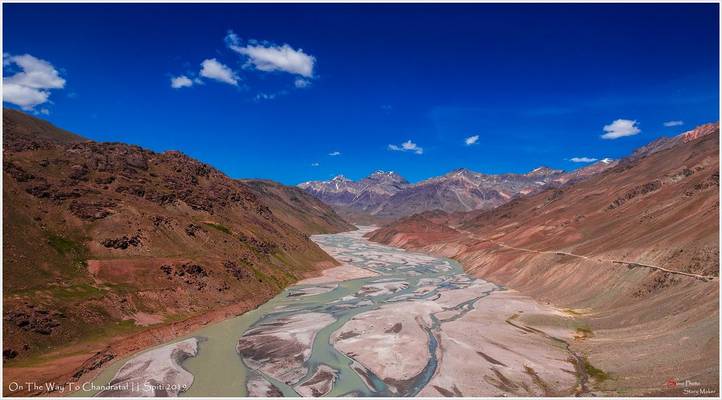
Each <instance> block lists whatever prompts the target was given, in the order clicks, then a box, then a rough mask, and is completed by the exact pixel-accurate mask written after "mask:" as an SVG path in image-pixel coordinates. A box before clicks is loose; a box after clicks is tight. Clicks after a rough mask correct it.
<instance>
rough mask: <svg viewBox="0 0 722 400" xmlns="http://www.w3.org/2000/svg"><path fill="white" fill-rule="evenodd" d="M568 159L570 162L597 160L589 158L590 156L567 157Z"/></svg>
mask: <svg viewBox="0 0 722 400" xmlns="http://www.w3.org/2000/svg"><path fill="white" fill-rule="evenodd" d="M569 161H571V162H579V163H590V162H594V161H597V159H596V158H591V157H572V158H570V159H569Z"/></svg>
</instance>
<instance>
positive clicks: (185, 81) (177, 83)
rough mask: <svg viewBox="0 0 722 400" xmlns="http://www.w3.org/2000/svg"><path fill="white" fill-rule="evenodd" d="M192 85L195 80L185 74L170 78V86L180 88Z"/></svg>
mask: <svg viewBox="0 0 722 400" xmlns="http://www.w3.org/2000/svg"><path fill="white" fill-rule="evenodd" d="M191 86H193V81H192V80H190V78H188V77H187V76H185V75H181V76H176V77H175V78H171V79H170V87H172V88H173V89H180V88H183V87H191Z"/></svg>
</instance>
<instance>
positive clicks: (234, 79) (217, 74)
mask: <svg viewBox="0 0 722 400" xmlns="http://www.w3.org/2000/svg"><path fill="white" fill-rule="evenodd" d="M201 66H202V67H203V68H202V69H201V76H202V77H204V78H209V79H215V80H217V81H220V82H225V83H227V84H229V85H234V86H236V85H238V76H237V75H236V73H235V72H233V70H231V69H230V68H229V67H228V66H226V65H224V64H221V63H220V62H218V60H216V59H215V58H209V59H207V60H203V62H202V63H201Z"/></svg>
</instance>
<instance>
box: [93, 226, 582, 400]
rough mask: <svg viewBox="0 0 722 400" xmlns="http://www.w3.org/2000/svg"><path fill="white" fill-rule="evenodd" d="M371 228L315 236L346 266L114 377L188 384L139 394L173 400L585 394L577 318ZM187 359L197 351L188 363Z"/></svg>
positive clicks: (135, 361)
mask: <svg viewBox="0 0 722 400" xmlns="http://www.w3.org/2000/svg"><path fill="white" fill-rule="evenodd" d="M366 232H368V229H361V230H359V231H356V232H348V233H342V234H335V235H319V236H314V237H313V239H314V240H315V241H316V242H317V243H318V244H319V245H320V246H321V247H322V248H323V249H324V250H326V251H327V252H328V253H329V254H331V255H332V256H334V257H335V258H336V259H337V260H339V261H341V262H342V263H343V265H341V266H339V267H335V268H331V269H329V270H327V271H325V272H324V274H323V275H322V276H320V277H317V278H311V279H307V280H304V281H301V282H299V283H298V284H297V285H294V286H292V287H290V288H288V289H287V290H285V291H284V292H283V293H282V294H280V295H279V296H277V297H276V298H274V299H273V300H271V301H269V302H268V303H266V304H264V305H263V306H261V307H260V308H259V309H258V310H255V311H254V312H252V313H248V314H245V315H243V316H240V317H238V318H236V319H234V320H231V321H227V322H224V323H222V324H219V326H218V327H208V328H207V329H204V330H202V331H199V332H198V333H196V335H195V336H193V337H191V338H190V339H188V341H181V342H177V343H174V344H171V345H168V346H164V347H161V348H158V349H155V350H152V351H150V352H146V353H141V354H140V355H137V356H136V357H133V358H131V359H130V360H128V361H127V363H126V366H123V367H122V368H121V369H120V370H118V371H117V373H116V375H115V376H114V377H113V380H112V381H113V382H149V381H153V380H158V381H161V382H167V383H176V382H177V383H183V384H188V385H190V386H191V387H190V389H189V390H188V391H183V390H179V391H168V392H165V393H163V392H148V391H146V392H143V394H144V395H170V396H173V395H184V394H188V395H195V396H199V395H200V396H211V395H231V396H233V395H235V396H244V395H248V396H259V397H264V396H273V397H277V396H309V397H310V396H314V397H317V396H324V395H328V396H349V395H351V396H378V395H381V396H509V395H516V396H559V395H574V394H581V393H584V392H585V391H586V382H587V374H586V372H585V368H584V365H583V358H582V357H580V356H579V355H577V354H574V353H573V352H571V351H570V350H569V348H568V346H567V345H566V342H567V341H570V340H573V337H574V335H575V333H577V332H576V331H575V330H574V326H575V325H574V320H573V316H571V315H570V314H568V313H563V312H560V311H558V310H555V309H553V308H551V307H548V306H544V305H541V304H539V303H536V302H535V301H533V300H532V299H531V298H529V297H526V296H523V295H521V294H519V293H517V292H514V291H510V290H506V289H505V288H502V287H499V286H497V285H494V284H492V283H490V282H486V281H483V280H481V279H474V278H471V277H469V276H468V275H466V274H464V273H463V271H462V270H461V268H460V266H459V265H458V264H457V263H455V262H454V261H451V260H448V259H443V258H438V257H432V256H427V255H423V254H418V253H411V252H407V251H404V250H401V249H397V248H393V247H388V246H383V245H379V244H376V243H372V242H369V241H367V240H366V239H364V238H363V234H364V233H366ZM196 337H199V338H202V339H203V342H202V343H201V344H200V345H198V342H197V341H195V342H194V340H196V339H195V338H196ZM191 343H195V347H193V348H192V349H191V347H192V346H191V347H188V346H190V344H191ZM229 344H232V346H230V349H229V347H225V346H228V345H229ZM180 349H185V350H180ZM232 349H235V352H236V358H235V359H234V358H233V357H231V354H228V352H229V350H230V351H232ZM185 357H193V358H192V359H189V360H188V361H187V364H184V365H183V367H181V365H180V363H181V362H182V361H183V359H184V358H185ZM141 366H143V367H142V368H141ZM184 367H187V368H186V369H184ZM203 367H205V368H213V369H214V370H218V372H217V373H216V374H208V373H207V372H206V369H204V368H203ZM224 382H225V383H224ZM105 383H107V382H105ZM99 384H103V382H99ZM219 385H220V386H223V385H225V387H223V388H222V389H218V387H217V386H219ZM100 394H101V395H106V394H107V395H117V396H123V395H128V393H124V392H122V391H120V392H119V391H115V392H112V393H111V392H107V393H106V392H102V393H100ZM135 395H139V394H138V393H136V394H135Z"/></svg>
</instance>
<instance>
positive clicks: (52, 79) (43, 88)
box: [3, 53, 65, 110]
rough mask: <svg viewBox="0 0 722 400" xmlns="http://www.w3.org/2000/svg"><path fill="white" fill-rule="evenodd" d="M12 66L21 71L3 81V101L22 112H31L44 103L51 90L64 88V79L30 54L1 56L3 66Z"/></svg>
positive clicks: (49, 66) (50, 65) (48, 65)
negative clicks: (17, 107) (15, 106)
mask: <svg viewBox="0 0 722 400" xmlns="http://www.w3.org/2000/svg"><path fill="white" fill-rule="evenodd" d="M13 64H14V65H17V66H18V67H20V69H21V71H20V72H17V73H15V75H12V76H10V77H7V78H4V79H3V101H6V102H8V103H11V104H15V105H17V106H20V108H22V109H23V110H32V109H33V107H35V106H37V105H39V104H43V103H46V102H47V101H48V99H49V97H50V90H51V89H62V88H64V87H65V79H63V78H61V77H60V74H59V73H58V71H57V70H56V69H55V67H53V65H52V64H50V63H49V62H47V61H45V60H41V59H39V58H36V57H33V56H31V55H30V54H24V55H21V56H11V55H9V54H7V53H5V54H3V66H4V67H10V66H12V65H13Z"/></svg>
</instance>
